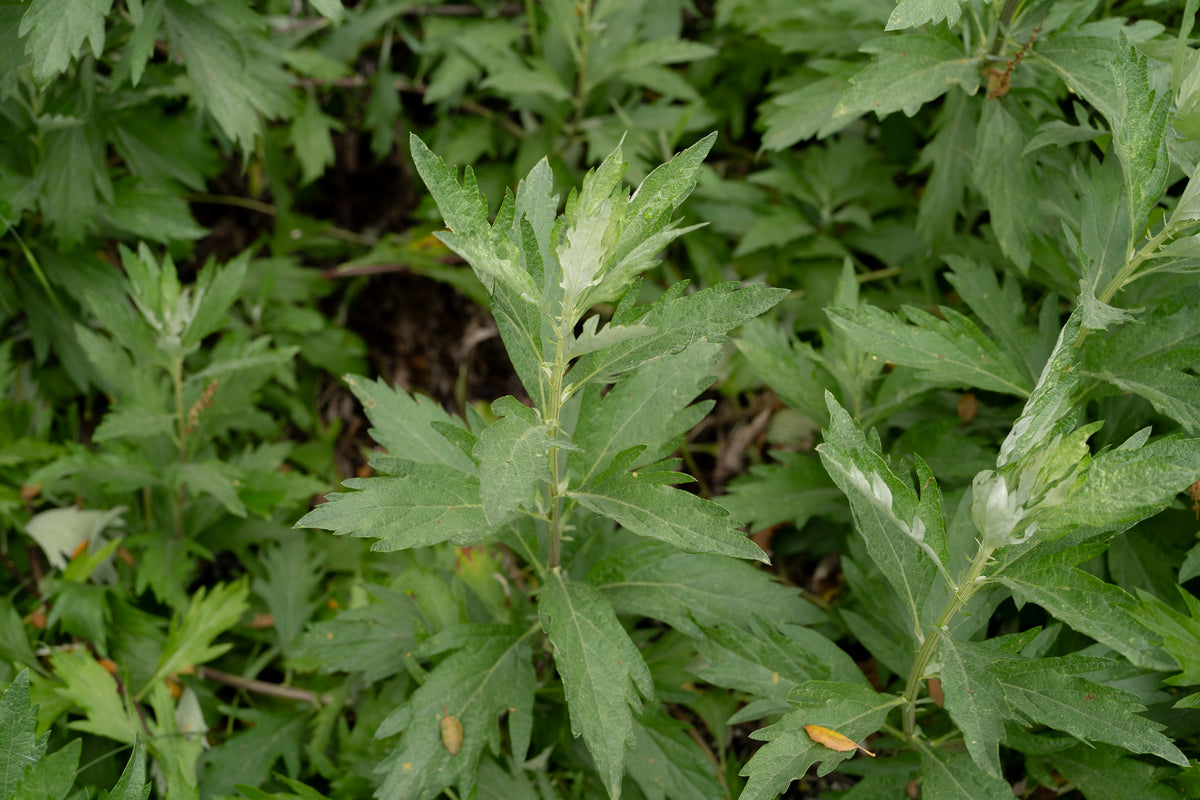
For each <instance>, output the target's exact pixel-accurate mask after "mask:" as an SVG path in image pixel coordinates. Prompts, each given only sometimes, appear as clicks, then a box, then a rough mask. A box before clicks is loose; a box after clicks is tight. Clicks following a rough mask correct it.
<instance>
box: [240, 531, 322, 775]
mask: <svg viewBox="0 0 1200 800" xmlns="http://www.w3.org/2000/svg"><path fill="white" fill-rule="evenodd" d="M261 563H262V566H263V569H264V571H265V574H264V575H263V577H261V578H255V580H254V582H253V584H252V585H253V588H254V592H255V594H257V595H258V596H259V597H261V598H262V599H263V600H264V601H265V602H266V604H267V610H268V611H270V612H271V618H272V620H274V623H275V633H276V635H277V636H278V637H279V638H278V644H279V646H280V647H282V648H284V649H285V650H286V649H287V648H288V646H289V645H290V644H291V643H292V641H293V640H294V639H295V638H296V637H297V636H298V635H299V634H300V631H301V630H302V629H303V628H304V624H305V623H306V622H308V620H309V619H311V618H312V615H313V612H314V611H316V610H317V608H318V606H319V605H320V602H319V601H318V600H315V599H312V598H313V595H314V594H316V592H317V590H318V589H319V588H320V586H321V580H322V574H323V573H322V570H321V569H320V568H319V562H318V561H317V560H316V559H314V558H313V553H312V552H311V551H310V550H309V548H308V544H307V542H305V540H304V537H303V536H299V535H293V536H290V537H288V538H286V539H283V540H282V541H280V542H279V544H278V545H276V546H274V547H271V548H269V549H267V550H266V552H265V553H264V554H263V555H262V562H261ZM243 783H248V781H243ZM232 786H233V785H232V784H230V788H232Z"/></svg>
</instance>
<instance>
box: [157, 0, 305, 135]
mask: <svg viewBox="0 0 1200 800" xmlns="http://www.w3.org/2000/svg"><path fill="white" fill-rule="evenodd" d="M165 16H166V21H167V30H168V31H169V33H170V38H171V47H172V49H173V50H174V49H176V48H177V49H178V52H179V53H180V54H181V55H182V57H183V64H184V66H185V67H186V68H187V74H188V77H190V78H191V79H192V80H193V81H195V83H196V86H197V87H198V88H199V90H200V97H201V98H202V99H203V101H204V105H205V108H206V109H207V111H208V112H209V113H210V114H212V116H213V119H215V120H216V121H217V124H218V125H219V126H220V127H221V130H222V132H223V133H224V134H225V135H226V136H228V137H229V138H230V139H231V140H233V142H234V144H236V145H237V146H238V148H240V149H241V150H242V152H243V153H248V152H250V151H251V150H253V148H254V142H255V140H256V139H257V137H258V135H259V133H261V131H262V118H266V119H278V118H280V117H287V116H290V115H291V114H292V112H293V108H294V105H295V101H294V98H293V95H292V91H291V81H290V78H289V77H288V74H287V73H286V72H285V71H284V70H283V69H282V67H281V65H280V63H279V60H278V58H277V56H276V55H275V54H274V53H272V52H271V49H270V46H269V44H268V42H267V40H266V38H265V37H263V36H262V34H260V33H259V32H257V31H253V30H246V29H238V28H237V27H236V26H235V24H234V23H233V22H232V21H231V20H229V19H228V18H227V17H226V16H225V14H224V13H223V12H222V11H220V10H219V7H218V6H210V5H205V6H194V5H192V4H191V3H188V2H179V1H178V0H170V2H168V3H167V4H166V6H165ZM231 28H233V29H231ZM247 75H252V76H254V79H253V80H246V78H245V76H247Z"/></svg>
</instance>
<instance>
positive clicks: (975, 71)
mask: <svg viewBox="0 0 1200 800" xmlns="http://www.w3.org/2000/svg"><path fill="white" fill-rule="evenodd" d="M861 50H862V51H863V52H865V53H872V54H874V55H875V58H874V60H873V61H872V62H871V64H870V66H868V67H867V68H866V69H864V70H863V71H862V72H859V73H858V74H857V75H855V76H854V77H853V78H851V79H850V88H848V89H847V90H846V93H845V94H844V95H843V96H842V99H841V101H840V102H839V103H838V105H837V108H835V109H834V112H833V120H834V121H836V120H839V119H853V118H855V117H858V116H861V115H862V114H866V113H867V112H870V111H874V112H875V113H876V114H878V115H879V116H880V117H885V116H887V115H888V114H891V113H892V112H894V111H903V112H904V113H905V114H906V115H907V116H910V117H911V116H912V115H913V114H916V113H917V111H918V110H919V109H920V108H921V106H923V105H924V104H925V103H928V102H930V101H931V100H936V99H937V98H939V97H941V96H942V95H943V94H945V93H946V92H947V91H949V90H950V89H951V87H954V86H961V87H962V88H963V89H964V90H965V91H966V92H967V93H968V94H973V93H974V92H975V89H976V87H978V86H979V74H980V73H979V66H978V64H977V63H976V61H975V60H974V59H971V58H967V57H966V54H964V53H963V47H962V43H961V42H960V41H958V40H957V39H955V38H953V37H944V36H938V35H934V34H931V33H926V32H923V31H922V32H912V33H906V34H903V35H901V36H885V37H882V38H879V39H873V40H872V41H870V42H868V43H867V44H865V45H863V46H862V48H861Z"/></svg>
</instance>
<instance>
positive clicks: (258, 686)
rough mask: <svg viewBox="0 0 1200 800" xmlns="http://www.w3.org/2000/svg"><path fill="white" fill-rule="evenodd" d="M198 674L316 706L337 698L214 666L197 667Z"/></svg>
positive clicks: (215, 681)
mask: <svg viewBox="0 0 1200 800" xmlns="http://www.w3.org/2000/svg"><path fill="white" fill-rule="evenodd" d="M196 675H197V677H199V678H201V679H202V680H206V681H212V682H214V683H223V684H225V685H226V686H233V687H235V688H237V689H242V690H244V691H247V692H254V693H255V694H265V695H268V696H270V697H282V698H285V699H287V700H299V701H300V702H302V703H309V704H310V705H314V706H327V705H329V704H330V703H333V702H336V698H335V697H334V696H333V695H331V694H319V693H317V692H313V691H309V690H308V689H297V688H296V687H295V686H281V685H280V684H278V683H268V682H266V681H260V680H255V679H254V678H243V677H242V676H240V675H233V674H230V673H228V672H221V671H220V670H218V669H213V668H212V667H196Z"/></svg>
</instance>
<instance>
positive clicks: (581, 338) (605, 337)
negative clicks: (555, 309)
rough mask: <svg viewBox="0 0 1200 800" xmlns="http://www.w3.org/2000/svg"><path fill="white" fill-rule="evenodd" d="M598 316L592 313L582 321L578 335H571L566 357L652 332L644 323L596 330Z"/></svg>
mask: <svg viewBox="0 0 1200 800" xmlns="http://www.w3.org/2000/svg"><path fill="white" fill-rule="evenodd" d="M599 324H600V316H599V315H598V314H593V315H592V316H590V317H588V318H587V319H586V320H584V321H583V327H582V329H581V330H580V332H579V335H578V336H573V337H572V338H571V339H570V340H569V342H568V343H567V351H566V357H567V358H568V359H575V358H578V357H579V356H582V355H587V354H588V353H594V352H596V351H597V350H603V349H604V348H606V347H611V346H613V345H614V344H618V343H619V342H624V341H626V340H628V339H636V338H637V337H639V336H645V335H646V334H648V333H654V329H653V328H647V327H645V326H644V325H605V326H604V327H603V328H600V329H599V330H597V326H598V325H599Z"/></svg>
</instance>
